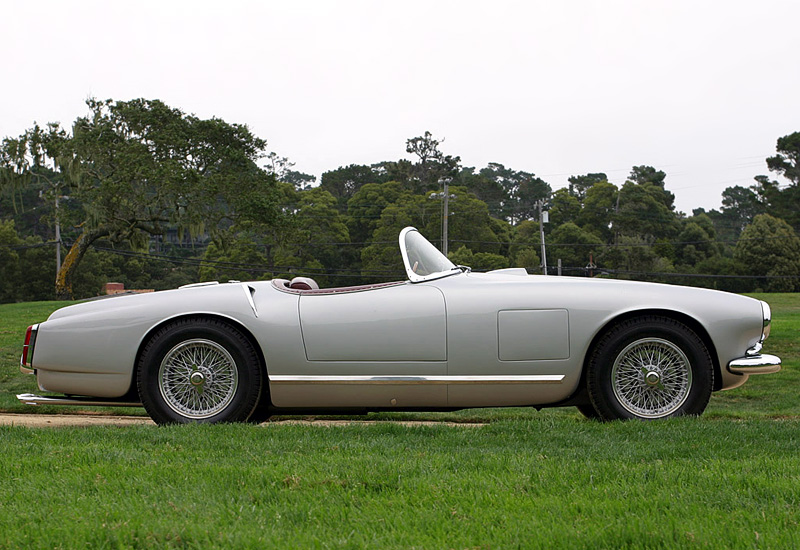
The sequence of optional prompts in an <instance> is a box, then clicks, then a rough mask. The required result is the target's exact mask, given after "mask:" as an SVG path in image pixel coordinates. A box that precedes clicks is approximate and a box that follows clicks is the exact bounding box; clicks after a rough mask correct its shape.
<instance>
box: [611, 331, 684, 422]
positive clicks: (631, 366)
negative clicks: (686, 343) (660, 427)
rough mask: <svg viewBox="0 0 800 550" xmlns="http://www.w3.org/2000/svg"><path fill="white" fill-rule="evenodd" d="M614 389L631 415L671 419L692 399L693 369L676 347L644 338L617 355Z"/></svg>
mask: <svg viewBox="0 0 800 550" xmlns="http://www.w3.org/2000/svg"><path fill="white" fill-rule="evenodd" d="M611 387H612V389H613V392H614V395H615V397H616V398H617V400H618V401H619V404H620V405H621V406H622V407H623V408H624V409H625V410H627V411H628V412H630V413H632V414H634V415H636V416H638V417H641V418H661V417H664V416H669V415H670V414H672V413H674V412H675V411H677V410H678V409H680V408H681V406H682V405H683V404H684V402H685V401H686V399H687V398H688V397H689V393H690V391H691V389H692V366H691V363H690V361H689V358H688V357H687V356H686V354H685V353H684V352H683V350H681V348H679V347H678V346H677V345H675V344H674V343H672V342H670V341H668V340H663V339H661V338H652V337H651V338H642V339H639V340H636V341H634V342H631V343H630V344H628V346H626V347H625V348H624V349H623V350H622V351H621V352H620V353H619V355H617V358H616V360H615V361H614V365H613V367H612V369H611Z"/></svg>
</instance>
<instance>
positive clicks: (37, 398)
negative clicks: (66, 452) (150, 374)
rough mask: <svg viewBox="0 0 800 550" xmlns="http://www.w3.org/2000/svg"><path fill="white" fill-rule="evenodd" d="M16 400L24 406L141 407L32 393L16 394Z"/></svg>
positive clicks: (93, 399)
mask: <svg viewBox="0 0 800 550" xmlns="http://www.w3.org/2000/svg"><path fill="white" fill-rule="evenodd" d="M17 399H19V400H20V401H22V402H23V403H24V404H26V405H84V406H92V407H141V406H142V404H141V403H132V402H125V401H110V400H104V399H96V398H93V397H45V396H43V395H34V394H32V393H20V394H17Z"/></svg>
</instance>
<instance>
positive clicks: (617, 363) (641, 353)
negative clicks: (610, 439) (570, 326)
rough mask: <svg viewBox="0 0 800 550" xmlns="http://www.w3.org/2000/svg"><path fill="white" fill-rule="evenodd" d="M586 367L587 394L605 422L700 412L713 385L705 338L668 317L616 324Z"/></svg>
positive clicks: (599, 343)
mask: <svg viewBox="0 0 800 550" xmlns="http://www.w3.org/2000/svg"><path fill="white" fill-rule="evenodd" d="M587 368H588V372H587V378H586V381H587V387H588V390H589V396H590V398H591V401H592V404H593V405H594V409H595V410H596V411H597V413H598V415H599V416H600V418H602V419H604V420H615V419H625V418H637V419H641V420H654V419H658V418H668V417H674V416H684V415H699V414H702V412H703V411H704V410H705V408H706V405H708V400H709V398H710V396H711V389H712V387H713V385H714V367H713V363H712V361H711V356H710V354H709V352H708V349H707V347H706V346H705V344H704V343H703V341H702V340H701V339H700V337H699V336H698V335H697V334H696V333H695V332H694V331H693V330H692V329H690V328H689V327H688V326H686V325H685V324H683V323H681V322H679V321H677V320H675V319H671V318H668V317H660V316H645V317H639V318H635V319H628V320H626V321H623V322H621V323H618V324H617V325H614V326H613V327H612V328H611V329H610V330H609V331H608V332H607V333H606V334H605V335H604V336H603V337H602V338H601V339H600V341H599V342H598V343H597V345H596V346H595V348H594V350H593V352H592V354H591V357H590V360H589V364H588V366H587Z"/></svg>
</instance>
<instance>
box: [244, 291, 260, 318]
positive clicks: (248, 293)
mask: <svg viewBox="0 0 800 550" xmlns="http://www.w3.org/2000/svg"><path fill="white" fill-rule="evenodd" d="M242 290H244V295H245V296H247V303H248V304H250V309H252V310H253V315H255V316H256V318H258V310H257V309H256V302H255V300H253V294H254V293H255V291H256V289H255V288H253V287H252V286H250V285H248V284H247V283H245V284H243V285H242Z"/></svg>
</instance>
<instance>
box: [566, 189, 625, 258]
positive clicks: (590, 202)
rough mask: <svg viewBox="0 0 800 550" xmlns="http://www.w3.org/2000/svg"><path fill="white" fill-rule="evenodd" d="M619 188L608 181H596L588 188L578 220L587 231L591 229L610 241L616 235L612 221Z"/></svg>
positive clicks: (578, 223) (606, 240)
mask: <svg viewBox="0 0 800 550" xmlns="http://www.w3.org/2000/svg"><path fill="white" fill-rule="evenodd" d="M618 194H619V189H617V186H616V185H614V184H613V183H609V182H607V181H598V182H595V183H594V184H593V185H592V186H591V187H590V188H589V189H587V190H586V195H585V196H584V199H583V209H582V210H581V213H580V215H579V216H578V219H577V221H576V223H577V225H579V226H580V227H581V228H583V229H584V230H586V231H591V232H592V233H594V234H595V235H597V236H599V237H600V238H601V239H602V240H603V241H605V242H607V243H609V242H611V239H612V237H613V235H614V232H613V231H612V222H613V219H614V213H615V209H616V204H617V197H618Z"/></svg>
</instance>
